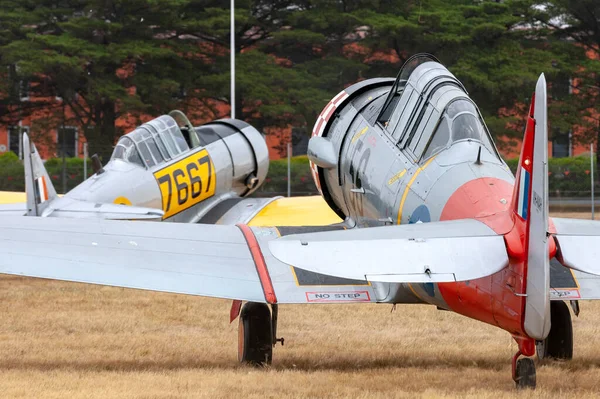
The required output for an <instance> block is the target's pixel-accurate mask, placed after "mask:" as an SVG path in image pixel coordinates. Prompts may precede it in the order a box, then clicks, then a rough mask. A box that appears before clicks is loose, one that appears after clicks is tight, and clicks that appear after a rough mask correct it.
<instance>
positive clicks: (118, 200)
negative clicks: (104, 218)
mask: <svg viewBox="0 0 600 399" xmlns="http://www.w3.org/2000/svg"><path fill="white" fill-rule="evenodd" d="M113 203H115V204H117V205H129V206H131V201H129V199H128V198H127V197H117V198H115V200H114V201H113Z"/></svg>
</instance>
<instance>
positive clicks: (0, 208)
mask: <svg viewBox="0 0 600 399" xmlns="http://www.w3.org/2000/svg"><path fill="white" fill-rule="evenodd" d="M26 214H27V205H26V204H25V203H24V202H23V203H20V204H0V216H24V215H26Z"/></svg>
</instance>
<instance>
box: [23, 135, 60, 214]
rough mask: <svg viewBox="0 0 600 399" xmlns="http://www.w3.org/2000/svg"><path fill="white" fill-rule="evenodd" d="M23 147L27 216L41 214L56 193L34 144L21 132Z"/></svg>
mask: <svg viewBox="0 0 600 399" xmlns="http://www.w3.org/2000/svg"><path fill="white" fill-rule="evenodd" d="M23 148H24V149H25V151H24V153H23V156H24V160H23V163H24V164H25V192H26V195H27V216H41V215H42V212H43V211H44V209H46V208H47V207H48V204H49V203H50V202H51V201H52V200H54V199H56V198H58V195H57V194H56V190H55V189H54V186H53V185H52V181H51V180H50V176H48V172H47V171H46V168H45V167H44V163H43V162H42V158H41V157H40V154H39V152H38V151H37V149H36V148H35V144H33V143H31V142H30V141H29V136H28V135H27V134H23Z"/></svg>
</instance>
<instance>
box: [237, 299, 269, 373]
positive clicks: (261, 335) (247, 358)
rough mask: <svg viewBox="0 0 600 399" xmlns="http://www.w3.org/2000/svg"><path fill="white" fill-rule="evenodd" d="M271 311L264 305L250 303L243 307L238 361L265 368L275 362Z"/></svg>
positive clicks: (239, 331) (239, 328)
mask: <svg viewBox="0 0 600 399" xmlns="http://www.w3.org/2000/svg"><path fill="white" fill-rule="evenodd" d="M272 335H273V334H272V327H271V311H270V310H269V306H267V304H264V303H256V302H248V303H246V304H245V305H244V306H243V307H242V311H241V313H240V322H239V326H238V360H239V361H240V362H241V363H248V364H251V365H253V366H265V365H269V364H271V361H272V360H273V336H272Z"/></svg>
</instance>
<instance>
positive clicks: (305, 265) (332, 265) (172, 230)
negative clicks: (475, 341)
mask: <svg viewBox="0 0 600 399" xmlns="http://www.w3.org/2000/svg"><path fill="white" fill-rule="evenodd" d="M445 240H450V241H451V242H452V243H453V245H448V244H444V241H445ZM304 243H307V245H304ZM477 247H480V248H481V250H477ZM0 253H1V254H2V256H1V257H0V273H6V274H15V275H23V276H30V277H40V278H49V279H58V280H66V281H75V282H84V283H92V284H102V285H109V286H117V287H126V288H138V289H147V290H155V291H165V292H173V293H182V294H191V295H202V296H212V297H219V298H228V299H242V300H246V301H254V302H271V303H273V302H277V303H307V302H374V301H376V300H377V299H376V296H375V293H374V291H373V288H372V286H371V285H370V282H371V281H372V282H415V281H431V282H446V281H458V280H461V279H474V278H479V277H483V276H486V275H489V274H492V273H495V272H496V271H498V270H500V269H502V268H503V267H505V266H506V264H507V262H508V256H507V254H506V250H505V247H504V241H503V238H502V236H496V235H495V234H494V233H493V231H491V230H490V229H489V228H487V227H486V226H485V225H484V224H482V223H480V222H477V221H472V220H463V221H455V222H436V223H427V224H419V225H409V226H390V227H381V228H372V229H368V231H367V230H366V229H365V230H356V231H330V232H322V233H311V234H301V235H290V236H286V237H282V238H280V237H279V233H278V231H277V229H275V228H248V227H245V226H243V227H242V226H240V227H238V226H217V225H200V224H195V225H192V224H175V223H174V224H169V223H160V224H159V223H153V222H123V221H110V220H87V219H85V220H72V219H57V218H23V217H10V216H7V217H3V218H0ZM335 254H338V255H339V256H338V257H336V256H335ZM260 259H262V262H263V265H262V266H261V265H259V263H260V262H261V260H260ZM482 265H484V266H482ZM292 266H293V267H292ZM261 268H262V271H261ZM306 271H309V272H313V273H317V274H313V277H314V276H317V277H316V279H315V281H313V283H308V284H300V283H299V279H304V278H305V277H306V276H304V274H303V273H304V272H306ZM265 276H266V278H267V279H268V280H269V281H270V282H271V289H272V291H273V295H270V294H269V292H268V288H269V287H268V286H267V285H266V284H265V281H266V280H265ZM335 277H338V278H342V279H352V280H344V282H343V283H341V284H336V283H335ZM331 281H334V282H333V283H331ZM324 295H325V296H327V298H326V299H328V300H327V301H324V300H322V299H323V296H324Z"/></svg>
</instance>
